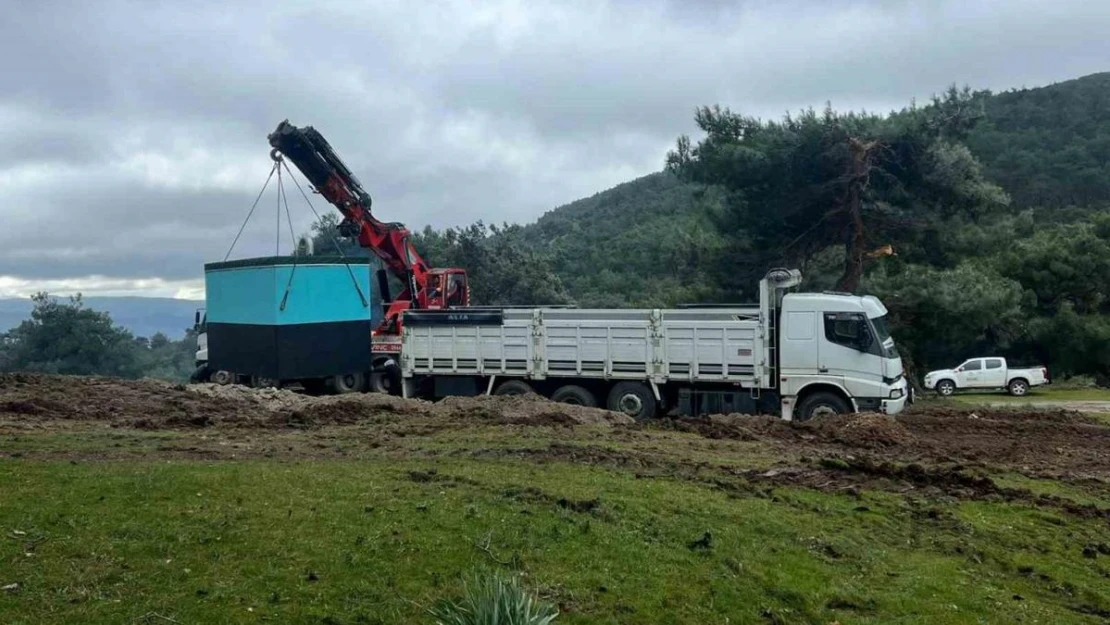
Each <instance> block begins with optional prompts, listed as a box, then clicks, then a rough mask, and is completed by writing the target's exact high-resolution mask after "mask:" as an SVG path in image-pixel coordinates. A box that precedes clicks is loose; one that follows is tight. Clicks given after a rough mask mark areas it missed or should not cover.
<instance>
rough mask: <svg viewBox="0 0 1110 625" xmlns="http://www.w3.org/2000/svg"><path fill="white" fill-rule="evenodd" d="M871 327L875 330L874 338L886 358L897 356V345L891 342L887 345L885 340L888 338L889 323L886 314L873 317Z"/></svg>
mask: <svg viewBox="0 0 1110 625" xmlns="http://www.w3.org/2000/svg"><path fill="white" fill-rule="evenodd" d="M871 327H872V328H874V330H875V338H876V339H878V341H879V345H880V347H881V348H882V350H883V355H884V356H885V357H887V358H897V357H898V355H899V354H898V347H897V346H896V345H894V342H893V341H891V344H890V345H889V346H887V344H886V343H887V341H888V340H889V339H890V324H889V323H888V322H887V317H886V315H883V316H882V317H875V318H873V319H872V320H871Z"/></svg>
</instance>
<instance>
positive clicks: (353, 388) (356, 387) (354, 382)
mask: <svg viewBox="0 0 1110 625" xmlns="http://www.w3.org/2000/svg"><path fill="white" fill-rule="evenodd" d="M331 387H332V389H333V390H334V391H335V392H336V393H337V394H339V395H345V394H347V393H361V392H362V390H363V389H364V388H366V378H365V376H363V375H362V373H360V372H357V371H356V372H355V373H344V374H341V375H337V376H334V377H332V379H331Z"/></svg>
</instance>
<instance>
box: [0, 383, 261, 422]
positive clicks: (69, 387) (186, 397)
mask: <svg viewBox="0 0 1110 625" xmlns="http://www.w3.org/2000/svg"><path fill="white" fill-rule="evenodd" d="M253 412H254V411H253V410H252V406H251V404H249V403H247V402H243V401H241V400H234V399H215V398H211V397H204V396H201V395H198V394H196V393H191V392H189V391H187V390H186V387H184V386H181V385H174V384H169V383H166V382H158V381H154V380H118V379H113V378H101V377H81V376H53V375H37V374H4V375H0V421H6V422H14V423H26V422H28V421H30V422H41V421H57V420H64V421H107V422H109V423H112V424H116V425H137V426H138V427H158V426H165V427H188V426H206V425H212V424H214V423H217V422H219V423H240V422H244V421H247V420H249V419H251V418H252V416H253V415H252V413H253Z"/></svg>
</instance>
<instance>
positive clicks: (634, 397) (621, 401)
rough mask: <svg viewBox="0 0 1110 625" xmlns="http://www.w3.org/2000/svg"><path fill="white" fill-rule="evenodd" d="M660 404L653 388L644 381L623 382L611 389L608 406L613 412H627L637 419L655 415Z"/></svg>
mask: <svg viewBox="0 0 1110 625" xmlns="http://www.w3.org/2000/svg"><path fill="white" fill-rule="evenodd" d="M658 406H659V404H658V403H657V402H656V401H655V395H654V394H652V392H651V389H650V388H648V386H647V385H646V384H644V383H642V382H621V383H619V384H617V385H616V386H614V387H613V390H611V391H609V399H608V401H607V402H606V407H607V408H609V410H612V411H613V412H620V413H622V414H626V415H628V416H630V417H632V418H633V419H635V420H637V421H646V420H648V419H650V418H652V417H654V416H655V411H656V409H657V408H658Z"/></svg>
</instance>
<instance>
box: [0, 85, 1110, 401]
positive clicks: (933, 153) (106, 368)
mask: <svg viewBox="0 0 1110 625" xmlns="http://www.w3.org/2000/svg"><path fill="white" fill-rule="evenodd" d="M695 119H696V121H697V123H698V126H699V128H700V130H701V131H702V135H701V136H699V137H694V138H687V137H678V138H677V140H676V143H675V147H674V149H673V150H672V151H671V152H670V154H668V155H667V156H666V158H665V159H664V158H662V155H661V159H660V167H661V171H660V172H658V173H655V174H651V175H649V176H645V177H643V178H640V179H637V180H633V181H630V182H627V183H624V184H621V185H618V186H616V187H614V188H612V189H609V190H607V191H604V192H601V193H598V194H596V195H594V196H592V197H589V198H584V199H581V200H578V201H576V202H572V203H570V204H567V205H565V206H561V207H559V208H556V209H554V210H552V211H550V212H548V213H547V214H545V215H544V216H542V217H541V218H540V219H539V220H537V221H536V222H535V223H533V224H529V225H523V226H522V225H502V226H497V225H490V224H485V223H477V224H473V225H471V226H468V227H464V228H451V229H447V230H435V229H432V228H426V229H424V230H423V231H420V232H417V233H415V234H414V236H413V239H414V242H415V244H416V246H417V247H418V249H420V251H421V253H423V254H424V255H425V256H426V258H427V259H428V260H429V262H431V263H433V264H435V265H437V266H457V267H464V268H466V269H467V270H468V271H469V273H470V275H471V282H472V291H473V301H474V303H476V304H543V303H558V304H563V303H573V304H577V305H579V306H604V307H635V306H640V307H647V306H668V305H674V304H678V303H683V302H738V301H751V299H752V298H753V296H754V285H755V283H756V281H757V280H758V279H759V277H760V276H761V275H762V274H763V273H764V272H765V271H766V270H767V269H768V268H770V267H772V266H776V265H784V264H785V265H790V266H796V267H799V268H801V269H802V270H803V272H804V274H805V276H806V283H805V285H804V288H807V289H833V288H836V289H838V290H850V291H854V292H858V293H871V294H874V295H877V296H879V297H880V298H882V299H883V301H884V302H885V303H886V305H887V306H888V308H889V309H890V311H891V317H892V322H893V323H892V325H893V331H894V334H895V338H896V339H897V340H898V341H899V343H900V344H901V349H902V352H903V355H904V356H905V357H906V359H907V361H908V365H909V366H910V367H911V369H912V370H917V371H920V370H922V369H924V368H932V367H936V366H942V365H954V364H957V363H958V362H959V361H961V360H962V359H964V358H966V357H969V356H973V355H984V354H988V353H990V354H998V355H1004V356H1008V357H1011V358H1016V359H1021V360H1036V361H1039V362H1043V363H1046V364H1048V365H1049V366H1050V368H1051V369H1052V370H1053V373H1054V374H1055V375H1057V376H1068V375H1076V374H1085V375H1092V376H1095V377H1096V378H1097V379H1100V380H1103V381H1110V316H1108V315H1107V313H1110V73H1103V74H1095V75H1091V76H1087V77H1084V78H1080V79H1076V80H1071V81H1067V82H1063V83H1059V84H1055V85H1051V86H1048V87H1042V88H1036V89H1018V90H1011V91H1007V92H1003V93H997V94H994V93H990V92H988V91H971V90H968V89H964V90H957V89H955V88H952V89H950V90H949V91H947V92H946V93H944V94H941V95H939V96H937V97H935V98H933V99H932V100H931V101H930V102H928V103H927V104H923V105H919V104H916V103H909V104H908V105H907V107H906V108H905V109H903V110H901V111H896V112H892V113H890V114H887V115H874V114H867V113H853V112H838V111H836V110H834V109H833V108H831V107H829V108H826V109H825V110H823V111H812V110H809V111H802V112H800V113H798V114H796V115H790V116H786V117H785V118H783V119H781V120H760V119H754V118H751V117H748V116H745V115H743V114H742V113H740V112H733V111H731V110H729V109H721V108H718V107H715V106H707V107H703V108H700V109H698V110H697V111H696V114H695ZM337 222H338V215H337V214H335V213H334V211H332V212H329V213H327V214H325V215H324V216H323V218H322V219H321V221H320V222H318V223H317V224H316V225H315V226H314V229H313V232H312V233H311V237H312V239H313V242H314V249H315V253H335V251H336V249H337V247H338V249H339V250H340V251H342V252H343V253H346V254H350V255H365V254H366V253H367V252H366V250H363V249H360V248H359V247H358V246H357V244H355V243H354V242H353V241H350V240H344V239H342V238H338V237H337V236H336V235H335V225H336V223H337ZM193 349H194V339H193V337H192V336H191V335H190V336H187V337H186V338H185V340H184V341H178V342H174V341H168V340H166V338H165V337H161V336H155V337H152V338H151V339H149V340H148V339H144V338H136V337H133V336H131V335H130V334H129V333H128V332H127V331H126V330H123V329H122V328H119V327H117V326H114V325H113V324H112V322H111V319H110V318H108V317H107V316H106V315H103V314H102V313H97V312H94V311H91V310H88V309H87V308H85V307H84V306H83V305H82V304H81V302H80V300H79V299H78V300H74V301H71V302H69V303H59V302H57V301H55V300H53V299H51V298H49V297H47V296H45V295H43V296H40V297H39V298H38V299H37V300H36V306H35V313H34V315H33V317H32V319H31V320H29V321H27V322H25V323H24V324H23V325H21V326H20V327H18V328H15V329H13V330H11V331H9V332H8V333H6V334H3V335H0V370H4V369H32V370H41V371H57V372H65V373H85V372H96V373H108V374H114V375H122V376H126V377H134V376H137V375H155V376H159V377H165V378H170V379H184V377H185V376H187V374H188V372H189V370H190V369H191V366H192V362H191V360H192V351H193Z"/></svg>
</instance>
